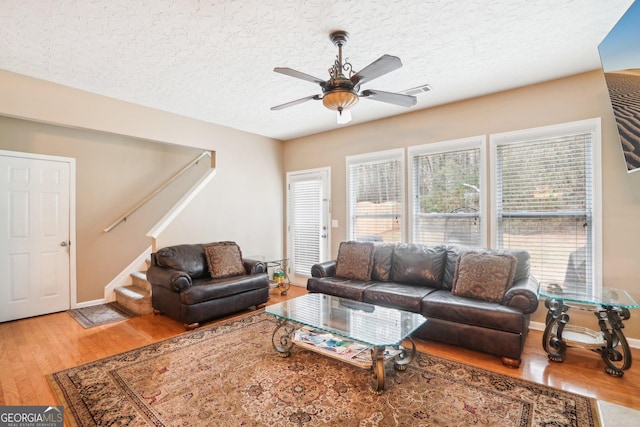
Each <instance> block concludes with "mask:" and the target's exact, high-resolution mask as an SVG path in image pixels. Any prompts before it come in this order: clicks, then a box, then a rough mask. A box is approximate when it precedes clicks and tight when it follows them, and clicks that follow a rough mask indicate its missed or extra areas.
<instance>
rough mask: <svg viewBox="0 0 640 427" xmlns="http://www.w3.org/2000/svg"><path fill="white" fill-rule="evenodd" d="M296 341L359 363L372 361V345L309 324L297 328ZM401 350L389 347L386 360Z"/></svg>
mask: <svg viewBox="0 0 640 427" xmlns="http://www.w3.org/2000/svg"><path fill="white" fill-rule="evenodd" d="M293 339H294V340H295V341H298V342H301V343H306V344H311V345H312V346H314V347H315V348H317V349H318V350H320V351H322V352H325V353H328V354H334V355H336V356H338V357H340V358H341V359H345V360H352V361H354V362H358V363H371V348H372V347H371V346H369V345H367V344H363V343H361V342H358V341H354V340H350V339H347V338H344V337H340V336H334V335H333V334H330V333H328V332H325V331H321V330H316V329H313V328H310V327H308V326H305V327H302V328H300V329H297V330H296V331H295V334H294V338H293ZM400 352H401V350H399V349H397V348H393V347H387V348H386V349H385V352H384V358H385V360H387V359H389V358H391V357H395V356H397V355H398V354H400Z"/></svg>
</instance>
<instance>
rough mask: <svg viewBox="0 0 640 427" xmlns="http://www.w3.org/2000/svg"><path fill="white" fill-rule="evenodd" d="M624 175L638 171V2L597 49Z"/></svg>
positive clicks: (639, 1)
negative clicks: (624, 165)
mask: <svg viewBox="0 0 640 427" xmlns="http://www.w3.org/2000/svg"><path fill="white" fill-rule="evenodd" d="M598 51H599V52H600V61H601V63H602V70H603V71H604V76H605V79H606V81H607V88H608V89H609V97H610V99H611V107H613V115H614V117H615V119H616V123H617V125H618V135H619V136H620V144H621V145H622V152H623V154H624V160H625V162H626V164H627V172H636V171H639V170H640V0H636V1H634V2H633V4H632V5H631V6H630V7H629V9H628V10H627V11H626V12H625V14H624V15H623V16H622V18H620V20H619V21H618V23H617V24H616V25H615V26H614V27H613V29H612V30H611V32H610V33H609V34H607V36H606V37H605V38H604V40H603V41H602V43H600V45H599V46H598Z"/></svg>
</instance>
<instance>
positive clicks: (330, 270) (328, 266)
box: [311, 259, 336, 277]
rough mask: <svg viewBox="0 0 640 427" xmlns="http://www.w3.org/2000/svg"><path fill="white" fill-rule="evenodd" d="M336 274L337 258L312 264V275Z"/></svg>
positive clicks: (325, 275) (328, 275)
mask: <svg viewBox="0 0 640 427" xmlns="http://www.w3.org/2000/svg"><path fill="white" fill-rule="evenodd" d="M335 275H336V260H335V259H334V260H332V261H325V262H321V263H318V264H314V265H312V266H311V277H332V276H335Z"/></svg>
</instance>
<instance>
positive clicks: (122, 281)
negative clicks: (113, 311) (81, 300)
mask: <svg viewBox="0 0 640 427" xmlns="http://www.w3.org/2000/svg"><path fill="white" fill-rule="evenodd" d="M150 256H151V246H149V247H148V248H147V249H145V251H144V252H142V253H141V254H140V255H139V256H138V258H136V259H135V260H134V261H133V262H132V263H131V264H129V265H128V266H127V267H126V268H125V269H124V270H122V271H121V272H120V274H118V275H117V276H116V278H115V279H113V280H112V281H111V283H109V284H108V285H107V286H105V288H104V302H111V301H115V300H116V294H115V292H114V289H115V288H118V287H120V286H127V285H130V284H131V273H133V272H136V271H146V270H147V266H146V262H147V259H148V258H149V257H150ZM90 305H91V304H90Z"/></svg>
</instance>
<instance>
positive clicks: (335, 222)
mask: <svg viewBox="0 0 640 427" xmlns="http://www.w3.org/2000/svg"><path fill="white" fill-rule="evenodd" d="M338 227H339V225H338V220H337V219H332V220H331V228H338Z"/></svg>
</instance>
